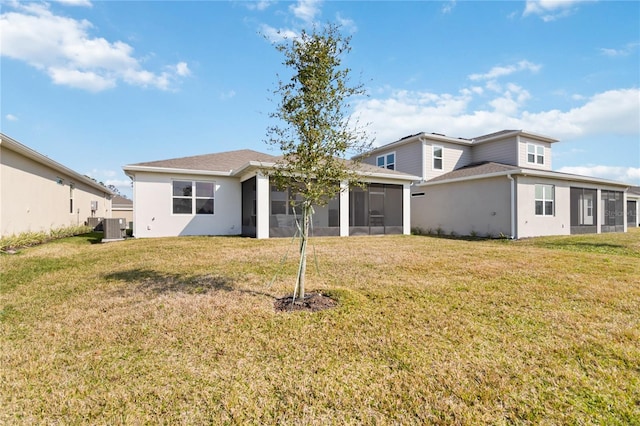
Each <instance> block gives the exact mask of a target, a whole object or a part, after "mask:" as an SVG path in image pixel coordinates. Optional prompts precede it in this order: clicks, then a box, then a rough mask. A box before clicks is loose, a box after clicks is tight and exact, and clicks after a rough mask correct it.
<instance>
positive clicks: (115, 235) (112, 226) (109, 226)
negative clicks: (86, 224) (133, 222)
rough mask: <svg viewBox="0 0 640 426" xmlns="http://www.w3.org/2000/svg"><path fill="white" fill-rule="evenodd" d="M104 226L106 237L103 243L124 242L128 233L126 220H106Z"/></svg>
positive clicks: (103, 222) (103, 238)
mask: <svg viewBox="0 0 640 426" xmlns="http://www.w3.org/2000/svg"><path fill="white" fill-rule="evenodd" d="M102 226H103V228H104V237H102V241H103V242H109V241H120V240H124V237H125V236H126V231H127V220H126V219H124V218H119V219H104V220H103V221H102Z"/></svg>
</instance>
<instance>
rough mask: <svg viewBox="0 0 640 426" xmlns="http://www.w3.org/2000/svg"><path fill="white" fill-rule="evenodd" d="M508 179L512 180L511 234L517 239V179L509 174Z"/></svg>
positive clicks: (511, 237)
mask: <svg viewBox="0 0 640 426" xmlns="http://www.w3.org/2000/svg"><path fill="white" fill-rule="evenodd" d="M507 179H509V180H510V181H511V235H510V236H509V238H510V239H512V240H515V239H516V238H517V237H516V180H515V178H514V177H513V176H512V175H511V173H508V174H507Z"/></svg>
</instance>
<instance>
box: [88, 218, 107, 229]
mask: <svg viewBox="0 0 640 426" xmlns="http://www.w3.org/2000/svg"><path fill="white" fill-rule="evenodd" d="M103 221H104V218H103V217H88V218H87V225H89V226H90V227H92V228H93V230H94V231H102V230H103V229H102V222H103Z"/></svg>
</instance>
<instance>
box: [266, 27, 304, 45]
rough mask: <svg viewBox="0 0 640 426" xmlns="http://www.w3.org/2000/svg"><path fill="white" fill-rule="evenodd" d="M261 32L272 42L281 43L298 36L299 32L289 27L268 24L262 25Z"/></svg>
mask: <svg viewBox="0 0 640 426" xmlns="http://www.w3.org/2000/svg"><path fill="white" fill-rule="evenodd" d="M260 34H262V35H263V36H264V37H265V38H266V39H267V40H269V41H270V42H271V43H279V42H281V41H283V40H286V39H292V38H298V36H299V34H298V33H297V32H296V31H294V30H291V29H287V28H280V29H278V28H273V27H272V26H269V25H267V24H262V25H261V26H260Z"/></svg>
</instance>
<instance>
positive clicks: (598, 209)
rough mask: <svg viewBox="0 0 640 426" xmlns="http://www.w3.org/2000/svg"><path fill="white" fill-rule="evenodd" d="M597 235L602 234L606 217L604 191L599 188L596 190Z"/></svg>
mask: <svg viewBox="0 0 640 426" xmlns="http://www.w3.org/2000/svg"><path fill="white" fill-rule="evenodd" d="M595 205H596V206H595V208H596V212H597V214H596V234H601V233H602V219H603V218H602V216H604V205H603V204H602V190H601V189H600V188H598V189H597V190H596V203H595Z"/></svg>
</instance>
